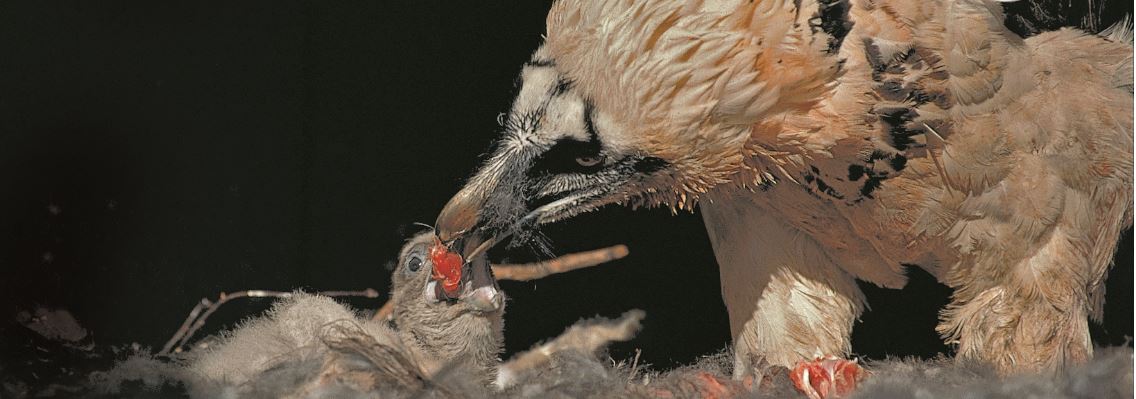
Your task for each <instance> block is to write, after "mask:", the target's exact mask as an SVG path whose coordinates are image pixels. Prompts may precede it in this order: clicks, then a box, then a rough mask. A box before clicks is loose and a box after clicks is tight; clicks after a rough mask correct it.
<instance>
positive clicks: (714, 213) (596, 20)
mask: <svg viewBox="0 0 1136 399" xmlns="http://www.w3.org/2000/svg"><path fill="white" fill-rule="evenodd" d="M1003 19H1004V18H1003V14H1002V10H1001V6H1000V5H999V4H998V3H996V2H992V1H981V0H942V1H899V0H853V1H851V2H849V3H842V2H828V1H808V0H806V1H787V0H765V1H731V0H719V1H712V0H705V1H697V0H690V1H680V0H661V1H630V0H605V1H582V0H580V1H573V0H561V1H558V2H557V3H556V4H555V5H554V6H553V8H552V11H551V12H550V13H549V16H548V20H547V27H548V31H547V34H546V41H545V43H544V45H543V46H542V47H541V48H540V49H538V50H537V51H536V53H535V54H534V55H533V59H532V61H530V63H529V64H527V66H526V67H525V69H524V71H523V72H522V80H523V81H524V85H523V86H522V90H521V93H520V95H519V96H518V98H517V100H516V102H515V103H514V106H513V112H511V113H510V119H509V120H510V121H515V123H511V124H508V125H507V126H506V135H505V138H504V139H503V145H502V146H501V150H499V151H498V152H497V153H496V154H494V156H493V157H491V158H490V159H489V161H487V163H486V165H485V167H483V168H482V170H481V171H480V172H479V173H478V174H477V175H475V176H474V178H473V179H471V180H470V182H469V183H468V184H467V186H466V188H465V189H463V190H462V193H463V194H462V197H461V198H455V200H453V201H451V204H450V205H448V206H447V209H446V211H444V212H443V216H442V217H440V218H439V221H438V225H439V226H446V227H444V228H441V230H445V231H443V232H441V233H440V234H442V235H444V236H445V237H444V238H447V239H448V238H450V237H459V236H463V235H477V234H483V235H484V234H488V235H492V234H497V235H500V233H501V232H506V234H514V233H516V232H518V231H522V230H525V229H528V228H531V226H532V225H534V224H539V223H548V222H553V221H557V220H562V219H565V218H568V217H571V216H573V215H576V214H579V213H581V212H586V211H590V210H593V209H595V208H596V207H599V206H602V205H604V204H608V203H625V204H631V205H640V204H644V205H666V206H670V207H672V208H674V209H693V206H695V205H697V206H699V207H701V210H702V214H703V216H704V219H705V222H706V226H707V229H708V232H709V235H710V238H711V242H712V244H713V246H714V251H715V256H716V258H717V260H718V263H719V266H720V268H721V276H722V291H723V296H724V299H725V302H726V304H727V307H728V308H729V313H730V320H731V327H732V330H733V333H734V340H735V344H736V346H737V354H738V356H737V359H738V360H737V362H738V364H737V366H738V367H737V371H738V372H739V373H741V372H746V371H748V370H749V369H750V368H751V367H756V365H759V364H776V365H785V366H791V365H792V364H794V363H795V362H798V361H801V360H804V359H812V358H814V357H815V356H817V355H819V354H825V355H830V354H835V355H842V354H847V353H848V352H849V351H850V345H849V334H850V332H851V328H852V324H853V322H854V321H855V319H856V318H857V317H858V315H859V314H860V312H861V310H862V309H863V307H864V303H863V302H864V299H863V295H862V294H861V293H860V291H859V289H858V288H857V287H856V284H855V279H862V280H866V281H870V282H873V283H875V284H878V285H881V286H885V287H893V288H898V287H902V286H903V285H904V284H905V281H906V278H905V276H904V266H903V265H905V264H914V265H919V266H920V267H922V268H924V269H926V270H928V271H929V272H931V273H932V274H933V275H935V276H936V277H937V278H938V279H939V280H940V281H942V282H944V283H946V284H947V285H949V286H951V287H952V288H954V289H955V293H954V296H953V298H952V301H951V304H950V305H949V306H948V307H947V308H946V309H945V310H944V311H943V313H942V323H941V325H940V327H939V331H940V332H941V333H942V334H943V336H944V337H945V338H946V339H947V340H948V342H950V343H952V344H956V345H957V347H958V354H959V356H960V357H961V358H978V359H982V360H986V361H990V362H992V363H993V364H994V365H995V366H996V367H997V368H998V369H999V370H1000V371H1002V372H1003V373H1010V372H1017V371H1033V370H1054V369H1059V368H1061V367H1063V366H1064V365H1066V364H1068V363H1080V362H1083V361H1085V360H1086V359H1088V358H1089V357H1090V356H1091V355H1092V344H1091V341H1090V339H1089V335H1088V320H1089V318H1099V317H1100V313H1101V301H1102V296H1103V281H1104V279H1105V276H1106V274H1107V271H1108V267H1109V262H1110V260H1111V256H1112V254H1113V252H1114V250H1115V248H1116V244H1117V240H1118V237H1119V234H1120V232H1121V231H1122V230H1123V229H1125V228H1127V227H1130V226H1131V225H1132V165H1133V158H1132V154H1133V149H1132V144H1133V143H1132V123H1133V122H1132V100H1133V96H1132V44H1131V36H1130V28H1123V27H1122V28H1118V29H1115V30H1113V31H1112V32H1108V33H1105V34H1101V35H1093V34H1088V33H1085V32H1082V31H1078V30H1073V29H1062V30H1059V31H1054V32H1047V33H1042V34H1039V35H1036V36H1033V37H1030V38H1028V39H1023V38H1021V37H1019V36H1018V35H1016V34H1014V33H1012V32H1010V31H1009V30H1007V29H1006V27H1005V26H1003V22H1002V21H1003ZM556 82H569V83H570V85H565V84H557V83H556ZM561 89H563V90H561ZM522 122H523V123H522ZM530 122H531V123H530ZM565 142H574V143H583V144H579V145H577V144H573V146H567V145H565V144H563V143H565ZM577 148H579V149H580V150H578V151H590V152H588V153H587V154H588V156H589V157H592V158H588V159H603V160H604V162H603V163H602V164H601V165H600V166H598V167H596V166H591V165H584V164H581V165H580V166H579V167H575V166H573V167H563V166H557V167H556V168H549V169H541V167H542V165H545V164H546V162H545V161H544V159H545V158H548V157H551V156H552V155H548V154H559V153H560V152H564V151H569V150H573V151H577V150H576V149H577ZM581 153H582V152H581ZM595 157H600V158H595ZM578 159H579V158H578ZM643 160H652V161H651V164H650V165H649V166H651V167H650V168H647V167H642V166H641V165H642V164H643V163H645V161H643ZM556 165H560V164H556ZM512 170H525V171H527V172H525V173H527V174H525V175H519V174H510V173H511V172H510V171H512ZM628 170H630V172H627V171H628ZM518 173H519V172H518ZM589 179H590V180H589ZM517 198H519V199H517ZM538 206H539V207H538ZM473 207H476V208H480V209H482V211H480V213H477V214H476V215H477V216H476V217H470V215H474V214H475V213H472V212H471V211H470V209H471V208H473ZM447 215H464V216H463V218H462V219H461V220H460V221H459V220H457V218H454V217H449V216H447ZM450 226H453V227H450Z"/></svg>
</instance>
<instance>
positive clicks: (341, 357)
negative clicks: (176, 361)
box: [190, 232, 504, 397]
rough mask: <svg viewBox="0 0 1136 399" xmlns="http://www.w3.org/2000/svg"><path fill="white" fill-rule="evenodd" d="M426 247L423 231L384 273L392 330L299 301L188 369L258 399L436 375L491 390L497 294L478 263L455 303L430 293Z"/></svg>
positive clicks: (382, 387)
mask: <svg viewBox="0 0 1136 399" xmlns="http://www.w3.org/2000/svg"><path fill="white" fill-rule="evenodd" d="M434 245H435V238H434V234H433V233H432V232H431V233H423V234H420V235H418V236H416V237H414V238H412V239H410V240H409V241H408V242H407V243H406V245H405V246H404V247H403V248H402V250H401V252H400V254H399V259H398V264H397V266H396V267H395V268H394V271H393V272H392V275H391V286H392V287H391V299H390V300H391V301H392V303H393V310H392V319H391V322H390V323H387V322H379V321H371V320H364V319H360V318H358V317H356V315H355V314H354V313H353V312H351V311H350V310H348V309H346V308H345V307H343V306H341V305H338V304H336V303H334V301H332V300H331V299H330V298H327V297H319V296H312V295H306V294H298V295H295V296H294V297H293V298H289V299H286V300H284V301H281V302H278V303H277V304H276V305H275V306H274V307H273V308H272V310H271V311H269V312H268V314H267V315H266V316H264V317H261V318H257V319H253V320H251V321H249V322H246V323H245V324H244V325H242V326H241V327H240V328H238V329H237V330H235V331H234V332H233V333H231V334H229V335H227V336H225V337H224V338H223V340H222V341H221V342H219V343H218V344H215V345H211V346H210V347H208V348H207V349H203V353H201V354H199V355H195V356H196V358H195V359H193V361H192V362H191V363H190V370H191V371H192V372H193V373H194V374H195V375H198V376H201V377H204V378H203V379H204V380H205V381H208V382H211V384H212V385H217V386H219V387H235V388H236V391H237V392H238V393H241V394H242V395H249V396H265V397H272V396H277V397H337V396H339V395H341V394H337V393H336V392H341V391H344V390H346V391H350V392H356V393H358V392H385V391H388V390H389V391H397V392H402V391H403V390H405V391H413V390H415V389H421V388H426V387H428V386H433V385H434V383H433V382H432V380H434V379H436V378H440V377H441V376H443V375H447V376H453V377H454V378H456V379H460V380H462V381H467V380H468V381H469V382H476V383H477V384H475V386H474V387H475V388H485V387H489V386H490V385H491V384H492V383H493V381H494V377H495V375H496V370H497V365H498V364H499V363H500V359H499V354H500V353H501V351H502V348H503V346H504V336H503V330H502V328H503V320H502V316H503V313H504V297H503V294H502V293H501V292H500V290H498V289H497V286H496V283H495V282H494V281H493V280H492V275H491V274H490V270H489V264H488V262H487V261H485V259H484V257H482V259H481V260H480V261H478V260H475V261H474V262H471V263H468V264H465V265H464V270H463V273H462V275H461V278H460V281H461V283H462V285H463V286H464V288H462V289H461V294H460V298H459V299H446V298H439V297H438V296H436V295H435V291H434V288H435V287H436V284H435V279H434V267H435V265H434V261H433V259H435V257H432V256H430V249H431V248H432V247H434ZM476 282H484V283H486V284H484V285H478V284H477V283H476ZM475 285H477V287H476V288H480V290H479V289H475V287H474V286H475ZM486 293H488V295H486ZM191 353H192V352H191ZM284 382H286V383H287V384H286V383H284ZM288 384H298V385H288ZM209 385H210V384H206V385H205V386H209ZM435 388H437V387H435ZM222 389H224V388H222ZM438 389H441V388H438ZM198 396H213V393H212V392H201V393H199V395H198Z"/></svg>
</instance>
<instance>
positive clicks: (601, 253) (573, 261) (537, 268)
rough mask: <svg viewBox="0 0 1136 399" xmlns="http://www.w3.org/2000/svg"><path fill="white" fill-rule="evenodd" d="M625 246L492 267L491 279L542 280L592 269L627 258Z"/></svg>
mask: <svg viewBox="0 0 1136 399" xmlns="http://www.w3.org/2000/svg"><path fill="white" fill-rule="evenodd" d="M627 254H628V250H627V246H626V245H615V246H611V247H607V248H601V249H596V250H592V251H586V252H577V253H574V254H568V255H564V256H561V257H559V258H554V259H549V260H546V261H542V262H535V263H525V264H520V265H493V277H495V278H497V279H498V280H513V281H530V280H536V279H539V278H544V277H546V276H548V275H550V274H558V273H564V272H570V271H573V270H576V269H583V268H585V267H592V266H595V265H598V264H601V263H605V262H611V261H613V260H616V259H620V258H623V257H625V256H627Z"/></svg>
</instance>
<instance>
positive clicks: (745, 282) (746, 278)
mask: <svg viewBox="0 0 1136 399" xmlns="http://www.w3.org/2000/svg"><path fill="white" fill-rule="evenodd" d="M735 201H736V202H735ZM700 206H701V207H702V215H703V219H704V220H705V222H706V228H707V230H708V232H709V235H710V240H711V243H712V244H713V246H714V254H715V257H716V258H717V260H718V264H719V268H720V273H721V280H722V297H723V300H724V301H725V303H726V308H727V310H728V311H729V314H730V329H731V331H732V333H733V336H734V345H735V348H734V351H735V360H734V361H735V368H734V377H735V378H743V377H744V376H746V375H747V374H750V373H753V372H755V371H757V372H760V371H761V370H758V368H761V367H763V366H770V365H772V366H784V367H788V368H792V367H793V366H794V365H796V364H797V363H798V362H802V361H811V360H813V359H815V358H817V357H818V356H822V355H835V356H840V357H842V356H846V355H847V354H848V353H849V351H850V349H851V345H850V342H849V336H850V334H851V331H852V324H853V322H854V321H855V320H856V318H857V317H858V316H859V315H860V312H861V311H862V310H863V303H864V298H863V294H862V293H861V292H860V290H859V288H858V287H857V286H856V283H855V281H854V279H853V278H852V276H850V275H848V274H847V273H846V272H844V271H843V270H841V269H840V268H838V267H836V265H835V264H833V262H832V261H831V260H830V259H829V257H828V256H827V255H826V254H825V253H824V251H823V250H822V249H821V248H820V246H819V245H817V243H816V242H815V241H814V240H813V239H812V238H810V237H808V236H806V235H804V234H802V233H801V232H799V231H798V230H796V229H793V228H791V227H789V226H787V225H786V224H784V223H783V222H781V221H780V220H778V219H777V218H776V217H775V216H771V215H770V214H769V213H768V212H767V211H763V210H762V209H760V208H757V207H754V206H753V205H752V204H749V203H748V202H747V201H745V200H744V199H731V198H716V199H715V200H714V201H703V202H702V204H701V205H700Z"/></svg>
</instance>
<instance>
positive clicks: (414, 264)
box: [406, 255, 422, 272]
mask: <svg viewBox="0 0 1136 399" xmlns="http://www.w3.org/2000/svg"><path fill="white" fill-rule="evenodd" d="M421 268H422V257H420V256H418V255H411V256H410V258H409V259H407V260H406V269H407V270H410V271H412V272H416V271H418V269H421Z"/></svg>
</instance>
